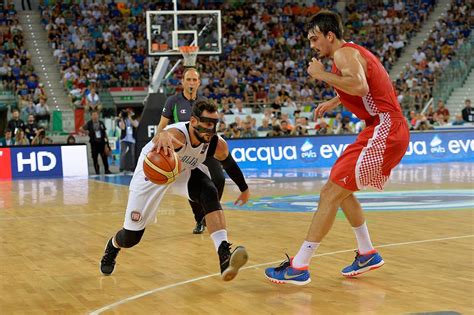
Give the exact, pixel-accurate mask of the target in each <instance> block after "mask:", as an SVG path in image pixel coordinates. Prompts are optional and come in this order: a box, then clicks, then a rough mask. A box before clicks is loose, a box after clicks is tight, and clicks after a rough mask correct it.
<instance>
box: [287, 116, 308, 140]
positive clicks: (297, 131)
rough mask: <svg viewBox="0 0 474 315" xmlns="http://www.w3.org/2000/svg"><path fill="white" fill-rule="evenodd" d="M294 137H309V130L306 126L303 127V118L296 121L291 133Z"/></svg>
mask: <svg viewBox="0 0 474 315" xmlns="http://www.w3.org/2000/svg"><path fill="white" fill-rule="evenodd" d="M290 134H291V135H292V136H307V135H308V129H306V127H305V126H303V121H302V118H301V117H299V118H297V120H296V126H295V128H293V130H291V133H290Z"/></svg>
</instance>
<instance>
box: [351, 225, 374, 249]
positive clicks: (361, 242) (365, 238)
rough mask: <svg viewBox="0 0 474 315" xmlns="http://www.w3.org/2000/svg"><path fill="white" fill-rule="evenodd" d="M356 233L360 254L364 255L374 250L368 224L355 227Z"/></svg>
mask: <svg viewBox="0 0 474 315" xmlns="http://www.w3.org/2000/svg"><path fill="white" fill-rule="evenodd" d="M352 229H353V230H354V233H355V235H356V238H357V245H358V247H359V254H361V255H363V254H366V253H368V252H370V251H371V250H373V249H374V247H373V246H372V242H371V241H370V236H369V230H368V229H367V224H366V222H364V224H362V225H361V226H359V227H353V228H352Z"/></svg>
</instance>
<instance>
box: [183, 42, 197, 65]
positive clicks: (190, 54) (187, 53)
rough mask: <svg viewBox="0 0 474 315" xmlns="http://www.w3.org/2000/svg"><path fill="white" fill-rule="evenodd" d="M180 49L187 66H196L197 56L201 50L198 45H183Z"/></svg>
mask: <svg viewBox="0 0 474 315" xmlns="http://www.w3.org/2000/svg"><path fill="white" fill-rule="evenodd" d="M179 51H180V52H181V54H182V55H183V59H184V61H183V65H184V66H185V67H194V66H195V65H196V58H197V55H198V52H199V47H198V46H181V47H179Z"/></svg>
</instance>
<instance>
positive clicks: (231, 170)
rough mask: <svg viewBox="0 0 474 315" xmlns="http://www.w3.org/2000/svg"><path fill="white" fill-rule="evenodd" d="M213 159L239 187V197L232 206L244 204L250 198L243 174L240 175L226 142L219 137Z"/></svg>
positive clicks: (240, 171)
mask: <svg viewBox="0 0 474 315" xmlns="http://www.w3.org/2000/svg"><path fill="white" fill-rule="evenodd" d="M214 157H215V158H216V159H217V160H218V161H219V162H221V164H222V167H223V168H224V170H225V171H226V173H227V175H229V177H230V179H232V181H233V182H234V183H235V184H236V185H237V186H238V187H239V190H240V195H239V196H238V197H237V199H236V200H235V202H234V204H235V205H239V206H242V205H244V204H246V203H247V201H248V200H249V197H250V191H249V187H248V185H247V182H246V181H245V178H244V174H242V170H241V169H240V167H239V166H238V165H237V163H236V162H235V160H234V158H233V157H232V155H231V154H230V153H229V147H228V146H227V142H226V141H225V140H224V139H222V138H221V137H219V138H218V141H217V147H216V152H215V153H214Z"/></svg>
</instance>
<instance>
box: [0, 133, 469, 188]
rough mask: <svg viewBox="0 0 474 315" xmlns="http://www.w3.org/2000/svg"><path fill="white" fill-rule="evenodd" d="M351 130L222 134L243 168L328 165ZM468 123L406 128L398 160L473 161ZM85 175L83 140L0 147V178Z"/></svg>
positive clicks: (349, 137)
mask: <svg viewBox="0 0 474 315" xmlns="http://www.w3.org/2000/svg"><path fill="white" fill-rule="evenodd" d="M355 138H356V135H340V136H300V137H275V138H247V139H229V140H227V142H228V145H229V150H230V152H231V154H232V156H233V157H234V159H235V160H236V161H237V162H238V163H239V166H240V167H241V168H242V169H245V170H257V169H261V170H263V169H304V168H308V169H309V168H325V167H331V166H332V165H333V164H334V162H335V161H336V159H337V158H338V157H339V156H340V155H341V154H342V152H343V151H344V149H345V148H346V147H347V146H348V145H349V144H351V143H352V142H354V140H355ZM473 153H474V129H466V130H459V129H456V130H443V131H433V132H412V133H411V137H410V144H409V146H408V150H407V152H406V153H405V157H404V158H403V160H402V162H401V163H402V164H413V163H437V162H474V154H473ZM85 176H88V156H87V146H86V145H85V144H77V145H48V146H15V147H4V148H2V147H0V180H12V179H13V180H15V179H28V178H54V177H85Z"/></svg>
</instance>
